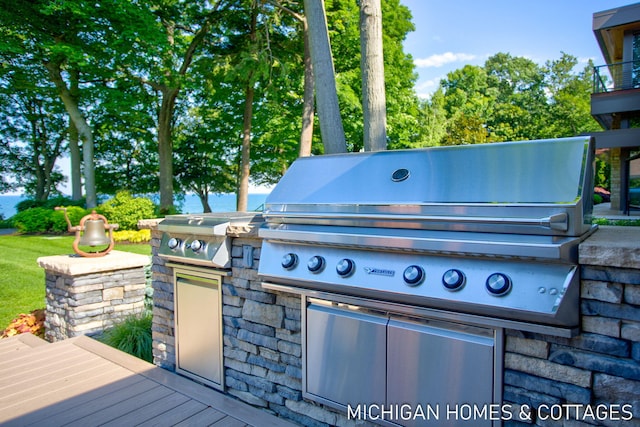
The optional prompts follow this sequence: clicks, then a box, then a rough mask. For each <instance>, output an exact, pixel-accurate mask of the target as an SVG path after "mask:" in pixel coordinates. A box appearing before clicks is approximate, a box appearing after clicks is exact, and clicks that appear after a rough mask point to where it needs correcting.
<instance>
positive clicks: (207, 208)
mask: <svg viewBox="0 0 640 427" xmlns="http://www.w3.org/2000/svg"><path fill="white" fill-rule="evenodd" d="M198 197H199V198H200V204H202V213H211V205H209V193H208V192H206V191H198Z"/></svg>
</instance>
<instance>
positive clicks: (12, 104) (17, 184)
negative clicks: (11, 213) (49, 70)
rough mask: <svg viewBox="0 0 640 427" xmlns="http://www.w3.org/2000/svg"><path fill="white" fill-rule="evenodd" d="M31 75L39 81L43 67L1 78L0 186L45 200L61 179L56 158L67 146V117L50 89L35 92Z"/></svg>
mask: <svg viewBox="0 0 640 427" xmlns="http://www.w3.org/2000/svg"><path fill="white" fill-rule="evenodd" d="M26 71H28V72H26ZM34 78H35V79H37V80H39V81H40V82H42V81H43V76H42V70H40V69H38V68H36V67H33V66H31V67H28V66H25V68H24V69H23V70H16V71H15V72H12V73H10V74H8V75H5V76H4V78H2V86H1V87H0V113H1V114H2V116H3V117H4V120H2V121H1V122H0V135H1V138H0V158H2V170H3V173H2V188H1V189H2V190H3V191H8V190H15V189H17V188H24V189H25V192H26V193H27V194H29V195H31V196H32V197H33V198H34V199H35V200H38V201H46V200H47V199H48V197H49V196H50V195H52V194H59V191H58V189H57V186H58V185H59V184H61V183H62V182H63V181H64V176H63V175H62V174H61V173H60V170H59V168H57V167H56V162H57V160H58V159H59V158H60V156H61V154H62V152H63V151H64V149H65V148H66V143H67V137H68V134H67V120H66V119H67V117H66V114H65V112H64V109H63V108H61V105H60V104H59V102H58V101H57V99H56V95H55V91H54V90H53V88H52V87H51V86H50V85H49V86H48V87H47V86H46V85H45V86H43V87H40V88H39V89H38V90H36V89H35V84H34V82H33V79H34Z"/></svg>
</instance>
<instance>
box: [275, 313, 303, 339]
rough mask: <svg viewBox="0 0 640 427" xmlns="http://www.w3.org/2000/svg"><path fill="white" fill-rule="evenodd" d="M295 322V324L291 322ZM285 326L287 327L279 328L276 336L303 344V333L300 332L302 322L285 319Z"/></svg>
mask: <svg viewBox="0 0 640 427" xmlns="http://www.w3.org/2000/svg"><path fill="white" fill-rule="evenodd" d="M291 323H293V324H291ZM284 326H285V328H286V329H277V330H276V338H278V339H281V340H284V341H289V342H292V343H295V344H302V334H301V333H300V322H296V321H295V320H289V321H287V319H285V321H284Z"/></svg>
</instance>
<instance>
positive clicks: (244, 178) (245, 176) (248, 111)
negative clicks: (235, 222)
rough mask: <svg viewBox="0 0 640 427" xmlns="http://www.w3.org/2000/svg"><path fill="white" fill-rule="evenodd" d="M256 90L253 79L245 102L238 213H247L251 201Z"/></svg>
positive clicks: (248, 87)
mask: <svg viewBox="0 0 640 427" xmlns="http://www.w3.org/2000/svg"><path fill="white" fill-rule="evenodd" d="M253 95H254V89H253V86H252V84H251V79H249V83H247V89H246V97H245V101H244V115H243V124H242V161H241V162H240V180H239V181H240V182H239V183H238V200H237V203H236V209H237V210H238V212H246V211H247V204H248V199H249V175H250V174H251V118H252V117H253Z"/></svg>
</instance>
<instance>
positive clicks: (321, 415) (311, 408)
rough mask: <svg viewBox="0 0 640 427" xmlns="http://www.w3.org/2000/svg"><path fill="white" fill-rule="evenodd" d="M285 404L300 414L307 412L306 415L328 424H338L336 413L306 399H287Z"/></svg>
mask: <svg viewBox="0 0 640 427" xmlns="http://www.w3.org/2000/svg"><path fill="white" fill-rule="evenodd" d="M285 406H286V407H287V408H289V409H290V410H292V411H293V412H297V413H299V414H305V415H306V416H308V417H310V418H313V419H315V420H318V421H320V422H322V423H325V424H328V425H332V426H333V425H336V422H337V419H336V414H334V413H333V412H329V411H327V410H325V409H324V408H322V407H321V406H317V405H314V404H312V403H309V402H306V401H304V400H287V401H286V402H285Z"/></svg>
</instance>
